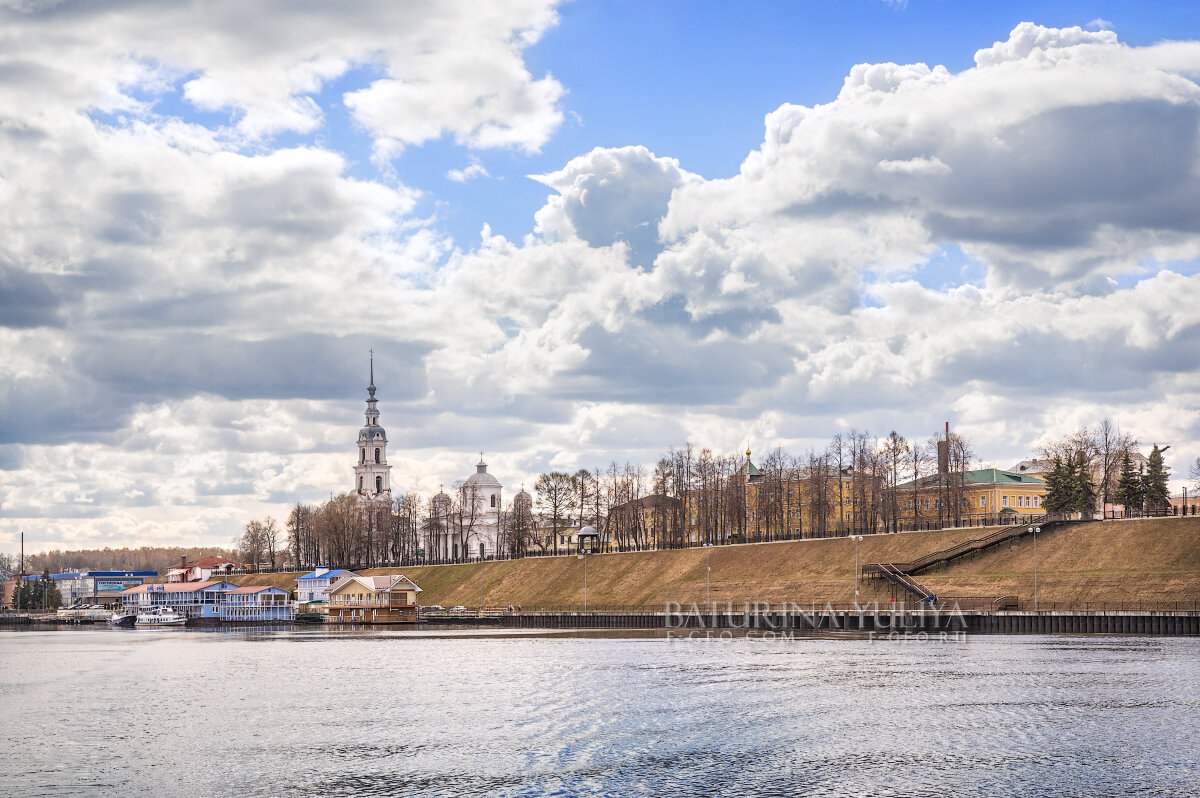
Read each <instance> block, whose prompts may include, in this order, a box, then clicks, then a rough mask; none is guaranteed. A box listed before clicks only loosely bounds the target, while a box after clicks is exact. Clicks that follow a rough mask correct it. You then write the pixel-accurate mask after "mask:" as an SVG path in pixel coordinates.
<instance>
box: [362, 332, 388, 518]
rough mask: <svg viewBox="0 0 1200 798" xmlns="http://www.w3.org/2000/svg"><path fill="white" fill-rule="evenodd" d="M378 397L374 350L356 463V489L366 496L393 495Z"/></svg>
mask: <svg viewBox="0 0 1200 798" xmlns="http://www.w3.org/2000/svg"><path fill="white" fill-rule="evenodd" d="M378 402H379V400H378V399H376V398H375V350H374V349H372V350H371V382H370V384H369V385H368V386H367V412H366V424H365V425H364V426H363V428H362V429H361V430H359V432H358V463H357V464H356V465H355V466H354V479H355V485H354V490H355V493H357V494H358V495H359V497H361V498H364V499H371V498H387V499H390V498H391V495H392V487H391V480H390V478H389V477H390V475H389V473H388V472H390V471H391V470H392V467H391V466H390V465H388V464H387V432H385V431H384V429H383V427H381V426H379V408H378V406H377V403H378Z"/></svg>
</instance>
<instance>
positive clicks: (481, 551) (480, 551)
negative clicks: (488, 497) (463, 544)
mask: <svg viewBox="0 0 1200 798" xmlns="http://www.w3.org/2000/svg"><path fill="white" fill-rule="evenodd" d="M492 498H493V499H495V498H496V497H495V496H493V497H492ZM479 559H481V560H482V559H483V544H482V543H480V544H479Z"/></svg>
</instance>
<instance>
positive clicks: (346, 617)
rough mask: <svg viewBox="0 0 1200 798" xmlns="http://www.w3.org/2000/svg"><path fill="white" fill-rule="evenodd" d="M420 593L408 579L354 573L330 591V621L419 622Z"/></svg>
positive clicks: (333, 586)
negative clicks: (418, 598)
mask: <svg viewBox="0 0 1200 798" xmlns="http://www.w3.org/2000/svg"><path fill="white" fill-rule="evenodd" d="M420 592H421V588H419V587H417V585H416V583H414V582H413V581H412V580H411V579H409V578H408V577H407V576H400V575H398V574H392V575H390V576H358V575H356V574H351V575H349V576H346V577H343V578H342V579H339V580H338V581H337V582H336V583H334V584H333V585H332V586H331V587H330V588H329V622H330V623H416V622H417V594H418V593H420Z"/></svg>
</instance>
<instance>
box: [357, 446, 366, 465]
mask: <svg viewBox="0 0 1200 798" xmlns="http://www.w3.org/2000/svg"><path fill="white" fill-rule="evenodd" d="M359 454H361V455H362V457H360V458H358V462H360V463H365V462H367V450H366V449H362V450H361V451H360V452H359Z"/></svg>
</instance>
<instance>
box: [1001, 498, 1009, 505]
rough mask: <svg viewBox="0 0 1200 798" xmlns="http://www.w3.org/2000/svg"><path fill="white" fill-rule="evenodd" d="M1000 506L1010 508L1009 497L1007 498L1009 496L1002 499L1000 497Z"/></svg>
mask: <svg viewBox="0 0 1200 798" xmlns="http://www.w3.org/2000/svg"><path fill="white" fill-rule="evenodd" d="M1000 506H1001V507H1007V506H1008V497H1007V496H1001V497H1000Z"/></svg>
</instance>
